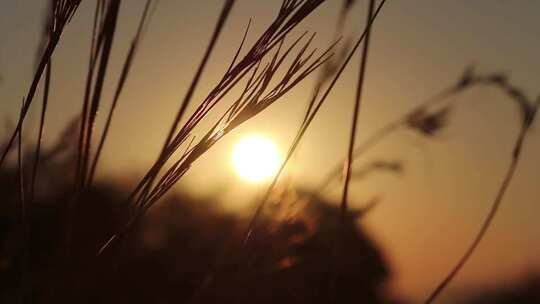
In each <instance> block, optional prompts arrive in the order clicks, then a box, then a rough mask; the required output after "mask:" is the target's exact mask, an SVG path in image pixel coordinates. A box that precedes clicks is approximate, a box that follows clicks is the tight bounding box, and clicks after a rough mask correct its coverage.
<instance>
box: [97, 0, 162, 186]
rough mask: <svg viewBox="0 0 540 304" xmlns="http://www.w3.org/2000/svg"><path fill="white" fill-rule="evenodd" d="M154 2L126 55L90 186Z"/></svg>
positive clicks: (146, 7)
mask: <svg viewBox="0 0 540 304" xmlns="http://www.w3.org/2000/svg"><path fill="white" fill-rule="evenodd" d="M151 3H152V0H147V1H146V5H145V7H144V11H143V15H142V17H141V20H140V21H139V26H138V29H137V33H136V34H135V38H133V41H132V42H131V47H130V49H129V51H128V55H127V57H126V60H125V62H124V65H123V67H122V72H121V74H120V78H119V80H118V84H117V86H116V90H115V92H114V97H113V101H112V105H111V108H110V110H109V114H108V115H107V121H106V122H105V127H104V128H103V132H102V134H101V138H100V140H99V144H98V147H97V150H96V154H95V156H94V160H93V161H92V165H91V168H90V173H89V177H88V187H90V186H91V185H92V182H93V180H94V176H95V173H96V168H97V164H98V162H99V158H100V156H101V152H102V150H103V146H104V145H105V141H106V139H107V135H108V134H109V129H110V127H111V123H112V118H113V114H114V110H115V109H116V106H117V104H118V100H119V98H120V94H121V93H122V90H123V88H124V85H125V83H126V80H127V77H128V75H129V71H130V69H131V65H132V62H133V58H134V57H135V54H136V52H137V49H138V46H139V42H140V40H141V35H142V30H143V29H144V28H145V27H144V26H145V21H146V20H147V18H149V17H147V16H148V12H149V8H150V4H151Z"/></svg>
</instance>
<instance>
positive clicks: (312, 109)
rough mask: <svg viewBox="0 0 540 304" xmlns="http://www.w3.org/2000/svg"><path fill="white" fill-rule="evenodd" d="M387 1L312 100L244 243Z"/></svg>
mask: <svg viewBox="0 0 540 304" xmlns="http://www.w3.org/2000/svg"><path fill="white" fill-rule="evenodd" d="M385 3H386V0H382V1H381V2H380V3H379V5H378V6H377V9H376V10H375V12H374V13H373V15H372V18H370V19H369V23H368V27H366V28H365V29H364V32H363V33H362V34H361V35H360V37H359V38H358V40H357V41H356V43H355V44H354V46H353V47H352V48H351V50H350V51H349V53H348V54H347V56H346V58H345V60H344V61H343V63H342V64H341V65H340V67H339V69H337V71H336V73H335V75H334V77H333V78H332V81H330V83H329V85H328V87H327V88H326V90H325V91H324V94H322V96H321V98H320V99H319V101H318V102H313V104H311V102H310V106H308V109H307V113H306V116H305V117H307V118H306V119H304V121H303V122H304V123H303V124H302V125H301V126H300V128H299V129H298V132H297V134H296V136H295V138H294V140H293V141H292V143H291V145H290V147H289V150H288V152H287V155H286V156H285V159H284V161H283V162H282V163H281V166H280V167H279V170H278V171H277V173H276V175H275V176H274V178H273V180H272V182H271V183H270V185H269V186H268V188H267V189H266V191H265V194H264V195H263V197H262V199H261V201H260V203H259V205H258V206H257V209H256V210H255V213H254V214H253V216H252V217H251V220H250V222H249V225H248V228H247V230H246V233H245V237H244V244H246V243H247V242H248V241H249V239H250V237H251V233H252V231H253V228H254V226H255V224H256V222H257V220H258V219H259V218H260V216H261V214H262V211H263V210H264V207H265V206H266V202H267V201H268V199H269V198H270V195H271V193H272V190H273V189H274V187H275V186H276V184H277V182H278V179H279V177H280V176H281V174H282V172H283V170H284V169H285V166H286V165H287V163H288V162H289V160H290V159H291V157H292V156H293V154H294V152H295V151H296V148H297V147H298V145H299V144H300V141H301V140H302V138H303V136H304V134H305V133H306V131H307V129H308V128H309V126H310V125H311V122H312V121H313V119H314V118H315V116H316V115H317V113H318V112H319V110H320V109H321V107H322V105H323V104H324V103H325V101H326V98H328V95H330V92H331V91H332V89H333V88H334V86H335V84H336V82H337V81H338V80H339V78H340V76H341V74H342V73H343V71H344V70H345V68H346V67H347V65H348V64H349V62H350V60H351V59H352V57H353V55H354V54H355V53H356V50H357V49H358V47H359V46H360V43H362V41H363V40H364V38H365V37H366V34H367V31H368V28H369V27H371V26H372V24H373V22H374V21H375V19H376V18H377V16H378V15H379V13H380V11H381V9H382V8H383V6H384V4H385ZM314 96H315V97H317V94H315V95H314Z"/></svg>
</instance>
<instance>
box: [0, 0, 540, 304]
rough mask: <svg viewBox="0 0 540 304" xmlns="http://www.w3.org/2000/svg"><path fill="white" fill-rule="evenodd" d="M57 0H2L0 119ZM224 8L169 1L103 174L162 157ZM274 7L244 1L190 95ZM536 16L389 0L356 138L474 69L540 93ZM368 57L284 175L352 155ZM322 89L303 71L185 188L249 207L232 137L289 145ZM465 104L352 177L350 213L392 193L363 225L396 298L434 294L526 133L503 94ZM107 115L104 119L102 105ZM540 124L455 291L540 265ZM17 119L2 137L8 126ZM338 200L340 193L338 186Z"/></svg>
mask: <svg viewBox="0 0 540 304" xmlns="http://www.w3.org/2000/svg"><path fill="white" fill-rule="evenodd" d="M45 4H46V1H35V0H4V1H2V2H0V113H1V114H0V115H1V116H2V117H1V118H0V119H1V120H2V121H3V122H7V121H9V120H10V119H11V121H15V118H16V115H17V112H18V107H19V104H20V100H21V98H22V97H23V95H24V94H26V90H27V89H28V85H29V82H30V80H31V78H32V71H33V68H34V65H35V57H36V49H37V46H38V44H39V41H40V33H41V27H42V24H43V16H44V14H43V12H44V10H45ZM143 4H144V1H142V0H129V1H124V2H123V3H122V7H121V13H120V17H119V27H118V32H117V35H116V38H115V39H116V40H115V45H114V47H113V50H112V62H111V69H110V73H109V75H108V77H109V78H107V79H108V82H107V85H106V87H105V93H104V96H103V97H104V99H103V100H104V102H105V104H106V105H107V102H109V101H110V100H111V95H112V88H113V86H114V84H115V81H116V79H117V77H118V73H119V68H120V66H121V63H122V61H123V59H124V56H125V54H126V51H127V48H128V46H129V42H130V39H131V37H132V36H133V34H134V32H135V28H136V24H137V22H138V18H139V17H140V15H141V13H142V8H143ZM366 4H367V3H366V1H358V5H357V6H356V7H355V9H354V10H353V11H352V12H351V15H350V18H349V19H348V22H347V26H346V33H345V35H346V36H347V37H348V36H351V37H357V36H358V34H359V33H360V32H361V29H362V26H363V24H364V22H365V20H364V18H365V16H364V15H365V7H366ZM221 5H222V1H220V0H206V1H169V0H162V1H160V2H159V3H158V5H157V7H156V10H155V13H154V16H153V18H152V20H151V22H150V25H149V28H148V32H147V34H146V36H145V38H144V40H143V42H142V45H141V49H140V52H139V54H138V57H137V58H136V61H135V64H134V66H133V69H132V73H131V75H130V77H129V79H128V81H127V84H126V88H125V91H124V93H123V95H122V97H121V99H120V105H119V107H118V110H117V115H116V118H115V119H116V120H115V121H114V122H113V126H112V129H111V133H110V137H109V142H108V144H107V146H106V148H105V150H104V156H103V162H102V163H101V164H100V167H99V169H98V177H99V178H103V179H108V178H125V177H126V176H129V177H131V178H133V177H134V176H141V175H142V174H143V172H144V170H145V169H146V168H148V167H149V166H150V164H151V162H152V161H153V160H154V159H155V157H156V155H157V153H158V150H159V147H160V146H161V144H162V143H163V141H164V139H165V135H166V132H165V130H168V128H169V126H170V123H171V122H172V120H173V117H174V114H175V112H176V109H177V107H178V105H179V103H180V101H181V97H182V96H183V94H184V93H185V90H186V88H187V86H188V84H189V82H190V80H191V77H192V76H193V73H194V71H195V69H196V67H197V64H198V62H199V61H200V59H201V57H202V53H203V51H204V49H205V47H206V44H207V42H208V39H209V37H210V35H211V32H212V30H213V26H214V25H215V22H216V20H217V17H218V14H219V11H220V9H221ZM341 5H342V1H337V0H328V1H326V3H324V4H323V5H322V6H321V7H320V8H319V9H318V10H317V11H316V12H315V13H314V14H313V15H312V16H310V17H309V18H308V19H307V20H305V22H304V23H302V24H301V25H300V26H299V28H298V29H297V30H296V31H295V32H293V34H292V35H291V37H290V38H289V39H290V40H292V39H293V37H292V36H294V37H296V36H297V35H299V34H301V33H302V32H303V31H305V30H308V31H310V32H317V36H316V38H315V42H314V45H316V46H317V47H318V48H319V49H324V48H325V47H326V46H328V45H329V44H330V43H331V41H332V37H333V33H334V28H335V23H336V19H337V18H338V16H339V10H340V8H341ZM93 6H94V1H83V4H82V5H81V7H80V8H79V10H78V12H77V13H76V15H75V17H74V18H73V20H72V22H71V23H70V24H69V26H68V27H67V28H66V31H65V33H64V36H63V38H62V41H61V43H60V45H59V47H58V49H57V51H56V53H55V55H54V57H53V73H54V74H53V79H52V90H51V91H52V93H51V103H50V109H49V112H48V117H47V123H48V124H47V131H46V135H45V142H46V143H47V142H52V141H54V139H55V138H56V136H58V134H59V132H60V131H61V130H62V128H63V127H64V126H65V124H66V123H67V121H68V120H69V119H70V118H72V117H74V116H75V115H76V114H77V113H78V112H79V111H80V107H81V96H82V92H83V87H84V81H85V75H86V74H85V69H86V64H87V60H88V46H89V42H90V31H91V24H92V13H93ZM278 8H279V1H277V0H276V1H263V0H255V1H251V0H239V1H237V2H236V4H235V6H234V7H233V10H232V12H231V16H230V17H229V20H228V21H227V23H226V27H225V29H224V32H223V35H222V36H221V37H220V39H219V41H218V43H217V45H216V50H215V52H214V54H213V55H212V57H211V59H210V62H209V66H208V68H207V69H206V70H205V72H204V74H203V76H202V80H201V83H200V86H199V87H198V89H197V91H196V93H195V96H194V99H193V100H194V103H193V104H197V102H198V101H200V100H201V99H202V98H204V96H205V94H206V93H207V92H208V91H209V90H210V89H211V88H212V86H213V85H215V84H216V83H217V81H218V80H219V77H220V76H221V73H223V71H224V70H225V69H226V67H227V65H228V64H229V62H230V59H231V58H232V56H233V55H234V52H235V50H236V48H237V46H238V45H239V43H240V40H241V33H242V32H243V29H244V28H245V26H246V24H247V23H248V20H249V18H250V17H251V18H253V20H252V27H251V30H250V33H249V36H248V41H247V45H249V44H250V43H253V42H254V39H255V38H256V37H257V35H258V34H259V33H261V31H262V30H263V29H264V28H265V27H266V26H267V25H268V23H269V22H270V21H271V19H272V17H273V16H274V14H276V10H277V9H278ZM539 12H540V2H538V1H533V0H519V1H502V0H489V1H488V0H478V1H463V0H462V1H450V0H444V1H429V0H416V1H398V0H389V1H388V2H387V4H386V6H385V7H384V9H383V10H382V13H381V15H380V18H378V19H377V21H376V23H375V28H374V32H373V36H372V45H371V49H370V54H369V62H368V66H367V78H366V83H365V86H366V87H365V95H364V96H363V98H364V99H363V100H364V101H363V107H362V109H361V113H360V118H359V127H358V134H357V142H362V140H363V139H365V138H366V137H367V136H369V134H372V133H373V132H374V131H376V130H377V129H378V128H380V127H382V126H384V125H385V124H387V123H388V122H390V121H392V120H394V119H395V118H397V117H400V116H401V115H403V113H405V112H406V111H408V110H409V109H411V108H412V107H413V106H414V105H415V104H418V103H419V102H421V101H422V100H425V99H426V98H427V97H429V96H431V95H433V94H434V93H436V92H438V91H439V90H440V89H442V88H444V87H447V86H449V85H450V84H452V83H454V82H455V81H456V80H457V79H459V77H460V76H461V75H462V73H463V71H464V70H465V69H466V68H467V67H469V66H471V65H473V66H474V67H475V69H476V71H478V72H479V73H492V72H503V73H505V74H506V75H508V77H509V79H510V81H511V82H512V83H513V84H515V85H517V86H518V87H520V88H521V89H522V90H523V91H524V93H525V94H526V95H527V96H529V98H535V97H536V96H538V95H539V94H540V74H539V73H538V71H540V57H539V56H538V54H539V53H540V28H539V27H538V13H539ZM295 35H296V36H295ZM358 64H359V60H358V56H356V57H355V59H354V60H353V61H351V64H350V65H349V67H348V68H347V69H346V70H345V73H344V74H343V77H342V78H341V79H340V80H339V82H338V83H337V85H336V87H335V89H334V91H333V92H332V94H331V95H330V96H329V100H328V102H327V104H325V106H324V107H323V108H322V110H321V112H320V115H318V117H317V118H316V119H315V120H314V123H313V125H312V127H311V128H310V130H309V131H308V132H307V134H306V138H305V140H304V141H303V143H302V145H301V147H300V150H299V152H298V154H297V155H296V157H295V159H294V162H293V163H292V165H291V166H290V167H288V169H287V174H288V175H289V176H292V177H293V179H294V182H295V183H296V184H297V185H299V186H301V187H305V188H310V187H315V186H316V185H317V184H318V183H319V182H320V181H321V180H322V178H323V177H324V175H325V174H326V173H327V172H328V171H329V170H331V168H333V167H334V166H335V165H336V164H337V162H338V161H339V160H340V159H342V158H343V157H344V155H345V151H346V148H347V142H348V139H347V138H348V128H349V125H350V119H351V117H352V114H351V111H352V108H353V101H354V91H355V89H354V88H355V83H356V77H357V69H358ZM312 86H313V79H310V80H307V81H306V82H304V83H303V84H302V85H300V86H299V87H297V88H295V89H294V90H293V91H292V92H290V93H288V94H287V95H286V96H284V97H283V98H282V99H281V100H280V101H279V102H278V103H276V104H274V105H272V106H271V107H270V108H269V109H268V110H267V111H265V112H263V113H262V114H261V115H260V116H259V117H257V118H255V119H253V120H252V121H250V122H248V123H246V124H245V125H243V126H241V127H240V128H239V129H238V130H236V131H234V132H232V133H231V134H230V135H228V136H227V137H226V138H224V139H223V140H222V141H221V142H219V143H218V144H217V145H216V146H215V147H213V148H212V149H211V150H210V151H209V152H208V153H207V154H205V155H204V156H203V157H202V158H201V159H199V160H198V161H197V162H196V163H195V165H194V166H193V168H192V169H191V170H190V172H189V173H188V174H187V175H186V176H185V178H183V179H182V180H181V182H180V183H179V185H178V187H183V188H184V189H187V190H188V191H192V192H194V193H195V194H198V195H202V196H205V195H210V194H211V193H215V192H218V191H219V192H220V193H225V194H224V195H223V197H224V198H223V202H222V203H223V204H224V206H225V208H228V209H230V210H240V209H245V208H249V207H250V206H251V207H252V206H253V203H254V200H255V199H256V198H257V197H259V196H260V195H261V192H262V191H263V190H264V184H262V185H257V186H254V185H252V184H247V183H245V182H243V181H241V180H240V179H239V178H238V177H237V175H236V174H235V173H234V171H233V169H232V164H231V160H230V159H231V153H232V152H231V149H232V146H233V145H234V143H235V142H237V141H238V140H239V139H240V138H242V137H243V136H245V135H246V134H251V133H257V134H264V135H266V136H268V137H270V138H272V139H273V140H274V141H275V142H276V143H277V144H278V146H279V148H280V149H281V151H282V153H284V152H285V151H286V149H287V147H288V145H289V143H290V142H291V140H292V138H293V136H294V134H295V131H296V128H297V127H298V124H299V120H300V118H301V115H302V111H303V110H304V108H305V104H306V100H307V98H308V96H309V92H310V88H312ZM40 94H41V91H39V92H38V95H37V96H36V97H38V96H40ZM456 99H458V101H459V107H457V108H456V109H455V111H454V112H453V113H452V116H451V119H450V123H449V126H448V127H447V128H446V129H444V131H443V132H442V134H440V135H439V136H437V137H435V138H433V139H429V140H426V139H425V138H422V137H421V136H418V135H417V134H414V133H412V132H406V131H403V132H399V133H397V134H395V135H393V136H392V137H391V138H389V139H388V140H386V141H384V142H383V143H381V144H380V145H379V146H377V147H376V148H375V149H373V150H372V151H371V152H370V153H367V154H366V155H365V156H364V158H362V159H359V161H358V164H362V163H366V162H369V161H373V160H378V159H385V160H400V161H402V162H403V164H404V166H405V174H403V175H402V176H398V177H395V176H391V175H385V174H379V175H375V176H373V177H370V178H369V179H366V180H362V181H358V182H354V183H353V187H352V193H351V197H352V199H351V200H352V203H351V205H352V207H353V208H354V207H355V206H356V207H360V206H362V204H363V203H364V202H366V201H368V200H369V199H370V198H372V197H374V196H378V197H380V198H382V199H383V200H382V204H380V205H379V206H377V208H376V209H374V210H373V211H372V212H371V213H370V214H369V216H366V217H365V218H364V219H363V222H362V225H364V227H365V228H366V229H367V230H368V231H369V232H370V233H371V234H372V235H373V236H374V237H375V239H376V240H377V243H378V244H379V246H380V247H382V248H383V249H384V250H385V251H386V252H387V259H388V261H389V263H390V265H391V267H392V269H393V277H392V280H391V288H392V290H393V292H394V293H396V294H397V295H399V296H404V297H407V298H409V299H412V300H413V301H414V300H415V299H416V300H418V299H422V298H424V297H425V296H426V295H427V294H428V293H429V291H430V290H432V289H433V288H434V287H435V286H436V284H437V283H438V282H439V281H440V279H441V278H442V277H443V276H444V275H445V274H446V272H447V271H448V270H449V269H450V267H451V266H452V265H453V264H454V263H455V262H456V261H457V259H458V258H459V256H460V255H461V254H462V252H463V251H464V250H465V248H466V246H467V245H468V243H469V242H470V241H471V240H472V237H473V235H474V234H475V233H476V232H477V230H478V229H479V227H480V224H481V222H482V220H483V218H484V217H485V215H486V213H487V211H488V208H489V205H490V203H491V201H492V200H493V197H494V195H495V191H496V189H497V187H498V185H499V183H500V182H501V179H502V177H503V174H504V171H505V170H506V167H507V166H508V164H509V161H510V153H511V148H512V143H513V141H514V140H515V137H516V135H517V132H518V128H519V116H518V110H517V108H516V107H515V106H514V105H513V104H511V103H509V102H508V100H507V99H506V98H505V97H504V96H502V94H500V92H499V91H497V90H496V89H493V88H476V89H472V90H470V91H467V92H465V93H463V94H460V95H459V96H457V97H456ZM38 110H39V108H38V107H33V108H32V111H31V114H30V119H29V123H28V124H29V125H30V126H31V125H32V124H34V125H35V124H36V123H37V115H36V113H38ZM101 113H102V114H103V113H105V112H104V111H102V112H101ZM100 118H101V120H100ZM100 118H98V126H99V125H100V123H101V125H102V123H103V119H102V118H103V115H101V116H100ZM6 125H7V123H6ZM204 126H205V125H203V127H204ZM539 128H540V123H538V122H537V123H536V124H535V125H534V126H533V129H532V132H531V135H530V137H529V138H528V140H527V142H526V144H525V148H524V149H525V150H524V153H523V159H522V162H521V163H520V165H519V167H518V171H517V174H516V177H515V179H514V180H513V182H512V185H511V186H510V189H509V191H508V193H507V196H506V198H505V199H504V201H503V205H502V208H501V209H500V213H499V214H498V216H497V218H496V220H495V222H494V224H493V226H492V229H491V230H490V231H489V232H488V234H487V236H486V238H485V240H484V241H483V243H482V244H481V245H480V247H479V248H478V250H477V252H476V253H475V254H474V255H473V257H472V258H471V260H470V261H469V263H467V265H466V267H465V268H464V270H463V271H462V272H461V273H460V274H459V275H458V277H457V278H456V280H455V281H454V282H453V283H452V284H451V286H450V288H449V291H448V293H447V295H446V296H447V297H450V296H451V295H452V294H453V293H458V292H459V291H460V290H463V289H470V288H475V287H486V286H496V285H497V284H503V283H505V282H507V281H508V280H509V279H510V280H511V279H514V278H519V277H521V276H523V275H526V274H527V273H528V272H532V271H535V270H536V271H540V258H539V257H540V222H539V221H538V219H537V217H536V216H535V215H537V214H539V211H540V204H539V203H540V187H539V183H540V156H539V155H540V131H539ZM5 129H6V128H2V130H1V131H0V136H1V135H5V134H6V133H7V131H6V130H5ZM7 129H9V128H7ZM29 129H31V127H29ZM98 129H99V127H98ZM9 130H11V129H9ZM202 130H204V128H203V129H201V131H202ZM327 195H328V197H330V198H337V197H339V188H334V190H333V191H330V192H329V193H328V194H327ZM449 301H450V300H449Z"/></svg>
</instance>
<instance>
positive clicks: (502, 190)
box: [424, 98, 540, 304]
mask: <svg viewBox="0 0 540 304" xmlns="http://www.w3.org/2000/svg"><path fill="white" fill-rule="evenodd" d="M539 104H540V98H539V99H538V101H537V103H536V105H535V108H534V112H533V114H532V119H534V116H535V114H536V111H537V110H538V105H539ZM531 123H532V120H531V121H530V122H526V123H525V124H524V125H523V126H522V128H521V131H520V133H519V135H518V137H517V139H516V142H515V144H514V148H513V153H512V160H511V162H510V165H509V166H508V169H507V171H506V174H505V176H504V179H503V180H502V183H501V185H500V186H499V189H498V190H497V194H496V196H495V199H494V200H493V203H492V205H491V208H490V210H489V212H488V214H487V216H486V218H485V219H484V222H483V223H482V226H481V227H480V230H479V231H478V233H477V234H476V236H475V238H474V240H473V241H472V243H471V244H470V245H469V247H468V248H467V250H466V251H465V253H464V254H463V256H462V257H461V258H460V259H459V261H458V262H457V264H456V265H455V266H454V267H453V268H452V270H451V271H450V272H449V273H448V275H447V276H446V277H445V278H444V279H443V280H442V282H441V283H439V285H438V286H437V288H435V290H434V291H433V292H432V293H431V295H430V296H429V297H428V298H427V300H426V301H425V302H424V303H425V304H430V303H433V301H435V299H436V298H437V297H438V296H439V295H440V294H441V292H442V291H443V290H444V289H445V288H446V286H448V284H449V283H450V282H451V281H452V279H453V278H454V277H455V276H456V275H457V274H458V272H459V271H460V270H461V269H462V268H463V266H464V265H465V263H466V262H467V261H468V260H469V258H470V257H471V255H472V254H473V253H474V251H475V250H476V248H477V247H478V245H479V244H480V242H481V241H482V239H483V238H484V236H485V234H486V232H487V231H488V229H489V227H490V226H491V223H492V222H493V219H494V218H495V215H496V214H497V211H498V210H499V207H500V205H501V202H502V200H503V198H504V195H505V194H506V191H507V190H508V187H509V186H510V183H511V181H512V179H513V177H514V174H515V171H516V168H517V166H518V163H519V160H520V158H521V152H522V148H523V143H524V142H525V138H526V136H527V133H528V131H529V129H530V125H531Z"/></svg>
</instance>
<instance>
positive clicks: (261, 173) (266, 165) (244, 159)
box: [232, 134, 281, 183]
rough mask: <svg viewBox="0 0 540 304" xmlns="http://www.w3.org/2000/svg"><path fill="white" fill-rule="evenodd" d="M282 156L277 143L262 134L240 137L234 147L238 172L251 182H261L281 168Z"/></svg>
mask: <svg viewBox="0 0 540 304" xmlns="http://www.w3.org/2000/svg"><path fill="white" fill-rule="evenodd" d="M280 161H281V156H280V153H279V151H278V148H277V146H276V144H275V143H274V142H273V141H272V140H271V139H270V138H268V137H265V136H262V135H257V134H254V135H249V136H246V137H243V138H242V139H240V140H239V141H238V142H237V143H236V144H235V145H234V148H233V152H232V162H233V165H234V168H235V170H236V173H237V174H238V175H239V176H240V177H241V178H243V179H245V180H247V181H249V182H254V183H257V182H261V181H264V180H266V179H268V178H270V177H271V176H273V175H274V174H276V173H277V170H278V169H279V164H280Z"/></svg>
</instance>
